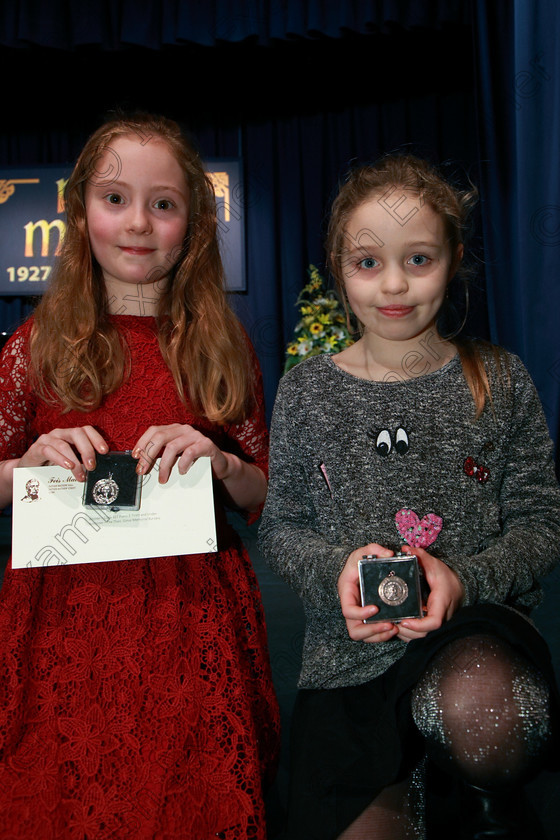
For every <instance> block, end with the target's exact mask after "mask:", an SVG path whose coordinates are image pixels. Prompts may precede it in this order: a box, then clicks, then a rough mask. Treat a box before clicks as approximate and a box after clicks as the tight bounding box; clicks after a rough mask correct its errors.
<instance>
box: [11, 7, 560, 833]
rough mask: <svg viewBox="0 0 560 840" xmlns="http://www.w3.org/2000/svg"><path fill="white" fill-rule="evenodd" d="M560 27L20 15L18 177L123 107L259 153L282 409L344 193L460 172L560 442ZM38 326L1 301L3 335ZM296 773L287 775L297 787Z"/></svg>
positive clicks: (257, 251)
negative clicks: (303, 318)
mask: <svg viewBox="0 0 560 840" xmlns="http://www.w3.org/2000/svg"><path fill="white" fill-rule="evenodd" d="M559 16H560V7H559V6H557V4H556V2H555V0H539V2H535V0H491V2H485V0H433V2H430V3H426V2H422V0H354V2H352V3H350V2H348V0H244V2H235V0H234V1H233V2H232V0H213V2H207V3H199V2H186V1H185V0H143V2H138V0H104V2H99V0H80V2H76V0H50V2H49V3H48V4H45V3H43V2H42V0H3V3H2V4H0V69H1V71H2V78H3V80H4V85H3V97H2V104H3V114H2V120H1V123H0V162H1V163H2V164H3V165H6V166H15V165H19V166H24V165H34V164H40V163H71V162H72V161H73V160H74V159H75V157H76V155H77V154H78V152H79V150H80V148H81V146H82V145H83V142H84V140H85V138H86V136H87V135H88V134H89V133H90V132H91V131H92V130H93V129H94V128H96V127H97V125H98V124H99V122H100V121H101V120H102V119H103V117H104V116H105V113H106V111H107V110H109V109H111V108H114V107H115V106H117V105H120V106H124V107H142V108H145V109H148V110H155V111H159V112H162V113H165V114H167V115H169V116H171V117H174V118H175V119H178V120H179V121H180V122H182V123H183V124H184V125H185V126H187V127H188V128H190V129H191V130H192V131H193V132H194V133H195V135H196V136H197V137H198V138H199V143H200V149H201V153H202V155H203V156H205V157H216V156H223V155H240V156H241V157H242V159H243V164H244V172H245V209H246V214H247V224H246V232H247V274H248V291H247V293H246V294H240V295H236V296H235V305H236V307H237V309H238V312H239V314H240V316H241V318H242V319H243V321H244V323H245V324H246V326H247V329H248V331H249V333H250V335H251V337H252V339H253V342H254V344H255V347H256V349H257V352H258V354H259V357H260V360H261V364H262V367H263V373H264V377H265V387H266V398H267V407H268V410H269V411H270V410H271V408H272V402H273V399H274V394H275V391H276V387H277V383H278V378H279V376H280V373H281V370H282V367H283V361H284V347H285V345H286V343H287V341H288V340H289V339H290V338H291V334H292V330H293V327H294V324H295V321H296V318H297V313H296V310H295V307H294V304H295V300H296V297H297V295H298V292H299V290H300V289H301V287H302V285H303V284H304V283H305V281H306V268H307V266H308V264H309V263H311V262H313V263H316V264H318V265H320V266H321V265H322V264H323V234H324V228H325V221H326V215H327V211H328V206H329V203H330V200H331V198H332V196H333V193H334V191H335V190H336V186H337V183H338V181H339V179H341V178H342V177H343V176H344V173H345V172H346V170H347V169H348V167H349V166H350V165H351V164H352V163H354V162H356V161H364V160H368V159H372V158H375V157H377V156H378V155H379V154H382V153H384V152H386V151H389V150H392V149H395V148H402V147H403V146H406V147H407V148H410V149H411V150H413V151H416V152H417V153H420V154H423V155H426V156H428V157H430V158H431V159H432V160H434V161H435V162H444V163H446V167H447V169H448V171H449V172H450V174H457V175H458V177H460V178H464V179H466V178H467V177H471V178H472V180H473V181H475V183H477V184H478V186H479V188H480V191H481V202H480V209H479V218H478V227H477V237H476V238H475V242H474V244H475V248H476V254H477V259H478V264H479V276H478V281H477V283H476V289H475V296H474V311H473V314H472V316H471V320H470V324H469V327H470V331H471V332H476V333H479V334H480V335H482V336H486V337H491V338H492V339H493V340H495V341H497V342H498V343H501V344H504V345H505V346H507V347H508V348H510V349H512V350H514V351H516V352H517V353H519V355H520V356H521V357H522V359H523V360H524V362H525V363H526V365H527V366H528V368H529V370H530V372H531V374H532V375H533V378H534V379H535V382H536V384H537V387H538V389H539V391H540V394H541V398H542V400H543V403H544V406H545V409H546V413H547V417H548V421H549V425H550V429H551V432H552V434H553V436H554V437H555V438H556V437H558V432H559V431H560V344H559V341H558V339H557V322H558V315H557V313H558V311H559V309H560V283H559V282H558V273H559V271H560V268H559V256H560V250H559V248H560V191H559V186H560V185H559V163H558V150H559V149H560V142H559V140H560V137H559V132H560V126H559V120H560V109H559V108H558V104H559V102H560V97H559V93H558V86H559V85H560V72H559V70H560V68H559V62H560V55H559V54H558V51H557V48H556V43H557V42H558V40H559V36H560V20H559ZM485 291H486V292H487V295H485ZM29 310H30V302H29V301H28V300H21V299H7V298H5V299H3V300H2V299H0V330H11V329H13V327H14V326H16V325H17V323H19V322H20V320H21V319H22V318H23V317H24V316H25V315H26V313H27V312H28V311H29ZM243 536H244V539H245V540H246V542H247V543H248V545H249V546H250V548H251V553H252V557H253V560H254V562H255V564H256V567H257V571H258V574H259V581H260V584H261V589H262V590H263V597H264V600H265V608H266V612H267V618H268V624H269V637H270V647H271V654H272V661H273V670H274V674H275V683H276V686H277V690H278V694H279V697H280V701H281V705H282V710H283V713H284V721H285V723H287V721H288V720H289V712H290V709H291V703H292V701H293V694H294V687H295V680H296V677H297V670H298V659H299V650H300V645H301V628H302V620H301V611H300V610H299V605H298V603H297V599H296V598H295V596H294V595H293V594H292V593H290V592H289V591H288V590H287V588H286V587H284V585H283V584H281V583H280V581H279V580H278V579H276V578H275V576H273V575H271V573H269V572H268V571H267V570H266V569H265V568H264V565H262V563H261V561H260V557H259V555H258V551H257V549H256V546H255V535H254V533H253V532H250V531H247V532H244V533H243ZM528 550H530V546H529V547H528ZM551 550H557V549H556V547H554V546H551ZM545 588H546V590H547V599H546V601H545V604H544V606H543V607H542V608H540V610H539V611H538V612H537V616H536V618H537V622H538V624H539V626H540V627H541V628H542V630H543V632H544V633H545V636H546V638H547V640H548V642H549V644H550V646H551V649H552V654H553V657H554V659H555V661H556V662H558V659H559V657H560V616H559V614H558V611H557V610H556V608H555V601H556V598H557V595H558V594H559V593H560V576H559V574H558V573H555V574H553V575H552V576H550V578H548V579H547V580H546V581H545ZM286 728H287V727H286ZM285 774H286V765H285V759H284V760H283V763H282V765H281V771H280V783H281V787H282V784H283V783H284V779H285ZM547 791H548V789H547V788H546V785H544V784H543V783H542V781H540V782H539V787H538V792H539V795H540V797H541V798H540V800H539V810H540V811H541V814H543V813H544V812H545V811H547V809H548V811H549V813H550V817H549V820H550V823H551V825H555V826H557V822H556V817H555V812H554V805H553V803H552V798H551V802H549V803H548V804H547V801H546V797H547ZM551 803H552V804H551ZM554 830H556V829H554ZM550 836H551V837H552V836H554V835H553V834H551V835H550ZM556 836H557V835H556Z"/></svg>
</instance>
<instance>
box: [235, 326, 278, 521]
mask: <svg viewBox="0 0 560 840" xmlns="http://www.w3.org/2000/svg"><path fill="white" fill-rule="evenodd" d="M247 341H249V339H247ZM249 347H250V352H251V358H252V364H253V375H254V402H253V408H252V410H251V412H250V414H249V415H248V417H246V418H245V420H244V421H243V422H242V423H232V424H229V425H227V426H226V427H225V429H224V431H225V434H226V436H227V438H228V440H229V441H230V442H231V444H232V445H231V446H230V447H229V448H230V451H232V452H235V454H236V455H238V456H239V457H240V458H243V459H244V460H245V461H248V462H249V463H251V464H256V465H257V467H259V468H260V469H261V470H262V471H263V473H264V474H265V476H266V478H267V480H268V427H267V425H266V417H265V406H264V391H263V382H262V374H261V369H260V365H259V362H258V359H257V356H256V353H255V351H254V350H253V348H252V347H251V346H250V345H249ZM261 510H262V505H261V508H260V509H259V510H258V511H256V512H255V513H251V514H248V520H247V521H248V523H249V524H252V523H253V522H255V521H256V520H257V519H258V518H259V516H260V514H261Z"/></svg>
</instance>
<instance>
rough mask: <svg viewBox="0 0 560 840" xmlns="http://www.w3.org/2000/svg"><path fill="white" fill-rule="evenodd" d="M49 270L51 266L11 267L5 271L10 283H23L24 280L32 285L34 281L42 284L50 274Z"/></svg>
mask: <svg viewBox="0 0 560 840" xmlns="http://www.w3.org/2000/svg"><path fill="white" fill-rule="evenodd" d="M51 269H52V266H51V265H29V266H28V265H20V266H17V267H16V266H13V265H11V266H9V267H8V268H7V269H6V271H7V272H8V279H9V281H10V283H15V282H18V283H24V282H25V281H26V280H27V281H29V282H30V283H33V282H34V281H39V282H42V281H43V280H46V279H47V277H48V276H49V274H50V273H51Z"/></svg>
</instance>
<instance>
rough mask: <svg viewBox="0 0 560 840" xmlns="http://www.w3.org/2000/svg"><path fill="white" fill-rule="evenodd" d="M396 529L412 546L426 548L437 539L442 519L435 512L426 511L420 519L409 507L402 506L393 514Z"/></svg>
mask: <svg viewBox="0 0 560 840" xmlns="http://www.w3.org/2000/svg"><path fill="white" fill-rule="evenodd" d="M395 522H396V523H397V531H398V532H399V534H400V535H401V537H402V538H403V540H404V541H405V542H406V543H408V545H411V546H413V547H414V548H418V547H420V548H427V547H428V546H429V545H431V544H432V543H433V542H435V541H436V540H437V536H438V534H439V532H440V531H441V529H442V527H443V519H442V518H441V516H436V514H435V513H427V514H426V515H425V516H423V517H422V519H420V517H419V516H418V514H417V513H414V511H413V510H410V508H403V509H402V510H399V512H398V513H397V514H396V516H395Z"/></svg>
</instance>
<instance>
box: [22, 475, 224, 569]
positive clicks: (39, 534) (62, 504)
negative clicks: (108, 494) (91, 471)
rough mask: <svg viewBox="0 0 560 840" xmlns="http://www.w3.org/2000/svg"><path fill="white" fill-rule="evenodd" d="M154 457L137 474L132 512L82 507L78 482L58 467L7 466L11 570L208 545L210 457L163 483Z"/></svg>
mask: <svg viewBox="0 0 560 840" xmlns="http://www.w3.org/2000/svg"><path fill="white" fill-rule="evenodd" d="M158 465H159V461H158V462H156V464H155V465H154V467H153V468H152V471H151V472H150V473H149V474H148V475H147V476H144V477H143V479H142V494H141V505H140V509H139V510H124V509H122V510H118V509H115V508H112V507H111V506H110V505H87V506H86V505H84V504H83V496H84V484H83V482H80V481H77V480H76V479H75V478H74V476H73V475H72V473H71V472H69V471H68V470H66V469H63V468H62V467H32V468H28V467H20V468H17V469H15V470H14V483H13V488H14V496H13V514H12V522H13V525H12V565H13V567H14V568H18V569H22V568H32V567H35V566H60V565H66V564H70V563H101V562H105V561H107V560H131V559H133V558H139V557H166V556H168V555H176V554H203V553H206V552H210V551H216V550H217V545H216V521H215V516H214V497H213V493H212V471H211V467H210V458H199V459H198V460H197V461H196V462H195V463H194V464H193V465H192V467H191V468H190V470H189V471H188V473H187V474H186V475H179V471H178V470H177V469H176V468H175V469H173V470H172V471H171V476H170V478H169V480H168V482H167V483H166V484H160V483H159V482H158V480H157V471H158Z"/></svg>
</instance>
